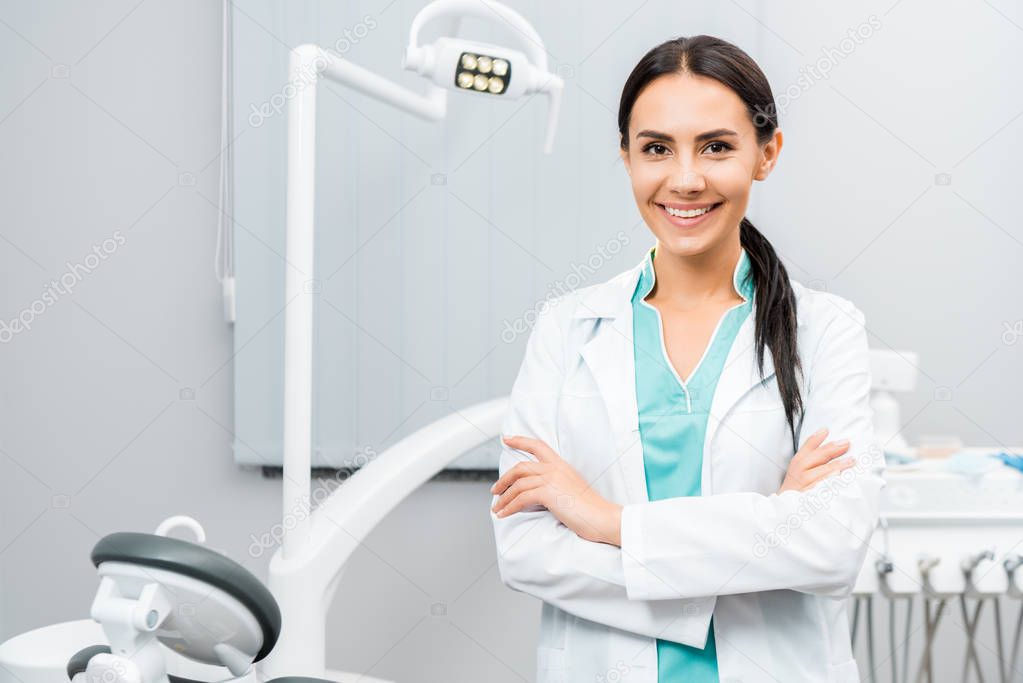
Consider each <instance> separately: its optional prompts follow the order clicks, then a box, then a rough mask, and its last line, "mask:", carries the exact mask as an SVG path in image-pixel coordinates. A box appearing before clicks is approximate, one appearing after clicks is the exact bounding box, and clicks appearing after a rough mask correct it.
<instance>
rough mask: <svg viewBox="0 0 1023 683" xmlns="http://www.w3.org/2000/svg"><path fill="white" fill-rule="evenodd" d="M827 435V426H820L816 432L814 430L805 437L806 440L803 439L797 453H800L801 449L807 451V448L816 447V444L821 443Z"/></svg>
mask: <svg viewBox="0 0 1023 683" xmlns="http://www.w3.org/2000/svg"><path fill="white" fill-rule="evenodd" d="M827 435H828V428H827V427H821V428H820V429H818V430H817V431H816V432H814V433H813V434H811V435H810V436H808V437H806V441H804V442H803V445H802V446H800V447H799V453H802V452H803V451H809V450H813V449H814V448H817V447H818V446H820V445H821V442H822V441H824V437H826V436H827Z"/></svg>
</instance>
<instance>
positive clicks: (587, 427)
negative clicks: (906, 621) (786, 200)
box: [491, 262, 884, 683]
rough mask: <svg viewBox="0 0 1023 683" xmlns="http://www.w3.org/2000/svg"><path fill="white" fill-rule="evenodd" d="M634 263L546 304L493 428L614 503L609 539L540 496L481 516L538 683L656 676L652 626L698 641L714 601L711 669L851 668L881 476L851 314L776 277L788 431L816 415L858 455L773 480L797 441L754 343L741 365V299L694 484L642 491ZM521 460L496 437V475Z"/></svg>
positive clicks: (775, 674)
mask: <svg viewBox="0 0 1023 683" xmlns="http://www.w3.org/2000/svg"><path fill="white" fill-rule="evenodd" d="M642 265H643V264H642V262H641V263H639V264H638V265H636V266H635V267H633V268H631V269H629V270H627V271H625V272H623V273H621V274H619V275H618V276H616V277H614V278H612V279H611V280H609V281H607V282H604V283H602V284H598V285H594V286H590V287H586V288H584V289H579V290H576V291H574V292H571V293H569V294H566V295H564V296H561V297H559V298H557V299H554V300H552V301H551V302H549V305H548V306H546V307H545V308H544V309H543V311H542V312H541V313H540V315H539V316H538V317H537V320H536V323H535V325H534V327H533V330H532V332H531V334H530V337H529V340H528V342H527V345H526V353H525V358H524V359H523V361H522V365H521V368H520V370H519V373H518V376H517V378H516V379H515V383H514V385H513V388H512V393H511V400H510V409H509V412H508V414H507V416H506V418H505V420H504V422H503V425H502V433H503V434H506V435H515V434H522V435H526V436H530V437H534V438H538V439H541V440H542V441H544V442H546V443H547V444H548V445H550V446H551V447H552V448H553V449H554V450H555V451H556V452H557V453H558V454H559V455H560V456H561V457H562V458H564V459H565V460H566V461H568V462H569V463H570V464H571V465H572V466H573V467H574V468H575V469H576V470H577V471H579V472H580V473H581V474H582V476H583V477H584V478H585V479H586V480H587V481H588V482H590V483H591V485H592V486H593V488H594V489H595V490H596V491H597V492H598V493H600V494H601V495H602V496H603V497H604V498H606V499H608V500H611V501H614V502H616V503H619V504H622V505H623V506H624V508H623V512H622V529H621V543H622V545H621V547H620V548H619V547H617V546H614V545H609V544H605V543H594V542H591V541H586V540H583V539H582V538H580V537H579V536H577V535H576V534H575V532H573V531H571V530H570V529H569V528H568V527H566V526H565V525H564V524H562V523H561V522H560V521H559V520H558V519H557V518H556V517H555V516H554V515H553V514H552V513H551V512H549V511H548V510H547V509H546V508H543V507H540V506H533V507H530V508H527V509H525V510H523V511H521V512H517V513H515V514H512V515H510V516H508V517H505V518H501V519H498V518H497V517H496V516H495V515H494V514H493V513H491V518H492V520H493V524H494V532H495V539H496V543H497V551H498V567H499V570H500V575H501V580H502V581H503V582H504V583H505V585H507V586H509V587H511V588H513V589H515V590H517V591H521V592H524V593H528V594H530V595H533V596H535V597H537V598H539V599H540V600H542V601H543V603H544V604H543V609H542V612H541V624H540V635H539V642H538V645H537V677H536V680H537V681H538V682H539V683H568V682H573V683H574V682H575V681H591V682H595V683H601V682H603V681H608V682H613V681H628V683H656V682H657V651H656V647H655V638H662V639H665V640H672V641H676V642H679V643H684V644H687V645H692V646H696V647H703V646H704V644H705V640H706V633H707V630H708V624H709V621H710V618H711V615H712V614H713V616H714V635H715V639H716V644H717V656H718V671H719V675H720V680H721V681H722V683H726V682H730V681H743V682H747V683H750V682H753V681H781V682H782V683H796V682H799V681H814V682H821V681H841V682H843V683H844V682H846V681H858V680H859V676H858V671H857V666H856V661H855V660H854V659H853V655H852V650H851V644H850V633H849V626H848V616H847V609H846V604H847V600H846V598H847V596H848V595H849V593H850V591H851V590H852V586H853V583H854V581H855V580H856V577H857V574H858V572H859V569H860V566H861V565H862V563H863V560H864V557H865V555H866V551H867V542H868V540H869V539H870V537H871V533H872V532H873V529H874V526H875V524H876V522H877V516H878V502H879V495H880V490H881V488H882V486H883V485H884V482H883V479H882V476H881V475H882V471H883V470H882V468H883V456H882V452H881V450H880V449H879V447H878V445H877V444H876V443H875V442H874V434H873V425H872V411H871V408H870V405H869V392H870V368H869V360H868V351H867V336H866V331H865V329H864V324H863V323H864V318H863V314H862V313H861V312H860V311H859V309H857V308H856V307H855V306H854V305H853V304H851V303H850V302H849V301H847V300H846V299H843V298H841V297H839V296H836V295H834V294H829V293H826V292H821V291H816V290H812V289H809V288H806V287H804V286H802V285H801V284H799V283H798V282H795V281H792V287H793V289H794V293H795V296H796V301H797V340H798V348H799V353H800V357H801V360H802V362H803V368H804V373H805V374H804V378H803V379H802V385H801V391H802V394H803V398H804V402H805V407H806V412H805V416H804V419H803V420H802V422H801V423H800V422H797V427H798V430H797V437H798V444H799V445H801V444H802V443H803V441H804V440H805V439H806V438H807V437H808V436H809V435H810V434H811V433H813V432H815V431H816V430H817V429H818V428H820V427H828V428H829V429H830V434H829V435H828V437H827V439H828V440H838V439H841V438H848V439H849V440H850V441H851V446H850V449H849V452H848V455H847V456H846V457H855V458H856V459H857V465H856V466H855V467H853V468H850V469H849V470H847V471H846V473H845V474H844V475H842V476H841V477H837V476H836V477H832V478H830V479H828V480H825V481H824V482H822V483H819V484H818V485H816V486H815V487H814V488H813V489H811V490H810V491H807V492H798V491H786V492H785V493H783V494H781V495H778V494H777V493H775V492H776V491H777V490H778V488H779V487H780V485H781V482H782V480H783V479H784V476H785V471H786V469H787V466H788V461H789V459H790V458H791V457H792V455H793V454H794V450H793V448H792V440H791V435H790V433H789V430H788V425H787V423H786V421H785V413H784V409H783V406H782V401H781V396H780V394H779V393H778V388H777V383H776V378H775V376H774V366H773V363H772V359H771V355H770V351H769V350H768V349H765V354H764V378H765V381H764V382H763V383H761V382H760V377H758V375H757V368H756V359H755V347H754V343H753V332H754V317H755V314H756V308H755V305H754V310H753V312H752V313H751V315H750V316H748V317H747V319H746V322H745V323H744V324H743V325H742V327H741V328H740V330H739V332H738V336H737V337H736V339H735V342H734V344H733V346H732V348H731V350H730V352H729V354H728V358H727V360H726V362H725V367H724V370H723V371H722V374H721V377H720V379H719V382H718V385H717V390H716V392H715V394H714V398H713V401H712V406H711V411H710V412H711V416H710V418H709V421H708V424H707V433H706V441H705V442H704V458H703V470H702V487H703V495H702V496H697V497H678V498H669V499H663V500H659V501H655V502H651V501H649V499H648V498H647V492H646V479H645V473H644V468H643V450H642V443H641V441H640V435H639V423H638V413H637V407H636V387H635V376H634V364H633V344H632V305H631V296H632V292H633V290H634V289H635V285H636V281H637V278H638V277H639V273H640V270H641V268H642ZM797 377H799V375H798V373H797ZM531 458H532V456H529V455H527V454H525V453H523V452H521V451H517V450H514V449H511V448H510V447H508V446H507V445H505V444H503V442H502V452H501V458H500V465H499V469H500V472H501V474H503V473H504V472H506V471H507V470H508V469H509V468H510V467H512V466H513V465H514V464H515V463H517V462H519V461H520V460H523V459H531ZM496 498H497V497H496V496H494V498H493V500H494V501H496ZM662 683H663V682H662Z"/></svg>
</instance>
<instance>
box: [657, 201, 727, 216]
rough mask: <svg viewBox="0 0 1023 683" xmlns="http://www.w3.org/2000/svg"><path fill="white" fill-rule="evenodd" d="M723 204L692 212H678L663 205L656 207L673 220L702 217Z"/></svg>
mask: <svg viewBox="0 0 1023 683" xmlns="http://www.w3.org/2000/svg"><path fill="white" fill-rule="evenodd" d="M723 203H724V202H718V203H716V204H711V205H710V206H708V207H705V208H703V209H698V210H692V211H680V210H678V209H671V208H668V207H667V206H665V205H664V204H658V205H657V206H659V207H661V209H663V210H664V212H665V213H666V214H668V215H669V216H672V217H673V218H684V219H692V218H699V217H700V216H703V215H705V214H708V213H710V212H711V211H713V210H714V209H716V208H718V207H719V206H721V205H722V204H723Z"/></svg>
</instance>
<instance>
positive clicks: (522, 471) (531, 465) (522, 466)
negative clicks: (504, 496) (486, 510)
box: [490, 460, 540, 494]
mask: <svg viewBox="0 0 1023 683" xmlns="http://www.w3.org/2000/svg"><path fill="white" fill-rule="evenodd" d="M539 473H540V467H539V463H535V462H533V461H532V460H523V461H522V462H520V463H519V464H517V465H515V466H514V467H512V468H511V469H509V470H508V471H507V472H505V473H504V474H503V475H502V476H501V478H500V479H498V480H497V481H496V482H494V485H493V486H491V487H490V492H491V493H497V494H500V493H504V491H505V490H506V489H507V488H508V487H509V486H511V485H512V484H514V483H515V481H516V480H517V479H518V478H519V477H527V476H530V475H534V474H539Z"/></svg>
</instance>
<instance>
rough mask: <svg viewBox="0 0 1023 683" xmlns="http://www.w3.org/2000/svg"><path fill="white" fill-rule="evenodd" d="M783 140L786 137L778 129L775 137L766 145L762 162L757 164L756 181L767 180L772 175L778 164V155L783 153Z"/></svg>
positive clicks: (754, 175) (761, 157)
mask: <svg viewBox="0 0 1023 683" xmlns="http://www.w3.org/2000/svg"><path fill="white" fill-rule="evenodd" d="M783 140H784V136H783V135H782V132H781V130H778V129H776V130H775V131H774V135H773V136H772V137H771V139H770V140H768V141H767V144H765V145H764V148H763V150H762V151H761V155H760V161H759V162H758V163H757V168H756V172H755V173H754V174H753V179H754V180H766V179H767V176H769V175H770V174H771V171H772V170H773V169H774V167H775V165H776V164H777V163H778V155H779V154H780V153H781V147H782V142H783Z"/></svg>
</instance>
